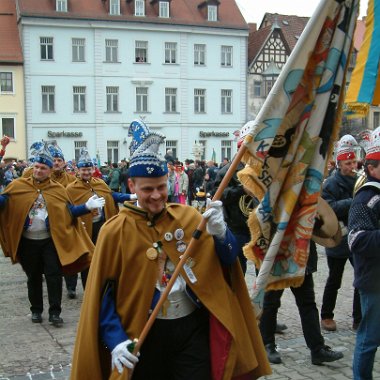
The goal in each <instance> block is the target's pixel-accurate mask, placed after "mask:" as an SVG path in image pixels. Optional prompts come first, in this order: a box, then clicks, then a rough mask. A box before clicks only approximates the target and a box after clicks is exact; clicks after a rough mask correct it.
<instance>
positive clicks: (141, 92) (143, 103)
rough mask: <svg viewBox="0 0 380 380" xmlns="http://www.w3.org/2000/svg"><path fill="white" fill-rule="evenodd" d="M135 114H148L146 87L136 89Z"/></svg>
mask: <svg viewBox="0 0 380 380" xmlns="http://www.w3.org/2000/svg"><path fill="white" fill-rule="evenodd" d="M136 112H148V87H136Z"/></svg>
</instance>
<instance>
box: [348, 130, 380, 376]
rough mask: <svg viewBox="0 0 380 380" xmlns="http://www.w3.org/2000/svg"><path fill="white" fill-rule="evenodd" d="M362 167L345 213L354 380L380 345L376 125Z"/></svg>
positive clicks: (368, 371) (379, 134)
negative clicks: (352, 292) (353, 298)
mask: <svg viewBox="0 0 380 380" xmlns="http://www.w3.org/2000/svg"><path fill="white" fill-rule="evenodd" d="M364 170H365V173H366V175H367V181H366V183H365V184H364V185H362V186H361V188H360V189H358V191H357V192H356V194H355V197H354V199H353V201H352V204H351V208H350V211H349V215H348V230H349V234H348V245H349V247H350V250H351V252H352V254H353V259H354V263H355V265H354V286H355V287H356V288H357V289H358V290H359V293H360V301H361V308H362V309H361V312H362V320H361V322H360V325H359V328H358V330H357V333H356V345H355V350H354V359H353V375H354V377H353V378H354V380H363V379H373V374H372V372H373V365H374V360H375V355H376V351H377V348H378V347H379V346H380V329H379V321H380V249H379V247H380V231H379V220H380V127H378V128H376V129H375V130H374V131H373V132H372V133H371V137H370V142H369V146H368V147H367V152H366V156H365V162H364Z"/></svg>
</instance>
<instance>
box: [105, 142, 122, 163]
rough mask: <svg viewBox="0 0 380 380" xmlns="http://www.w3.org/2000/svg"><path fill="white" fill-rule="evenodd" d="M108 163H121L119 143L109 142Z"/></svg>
mask: <svg viewBox="0 0 380 380" xmlns="http://www.w3.org/2000/svg"><path fill="white" fill-rule="evenodd" d="M107 161H108V162H118V161H119V141H107Z"/></svg>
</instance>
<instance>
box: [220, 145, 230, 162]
mask: <svg viewBox="0 0 380 380" xmlns="http://www.w3.org/2000/svg"><path fill="white" fill-rule="evenodd" d="M225 157H227V158H228V159H229V160H230V161H231V157H232V152H231V141H230V140H222V146H221V159H222V160H223V158H225Z"/></svg>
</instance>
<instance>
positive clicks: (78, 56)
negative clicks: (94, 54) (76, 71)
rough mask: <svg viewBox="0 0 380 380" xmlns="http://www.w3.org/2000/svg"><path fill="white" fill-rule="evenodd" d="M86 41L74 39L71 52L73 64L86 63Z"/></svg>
mask: <svg viewBox="0 0 380 380" xmlns="http://www.w3.org/2000/svg"><path fill="white" fill-rule="evenodd" d="M85 43H86V40H85V39H84V38H72V40H71V50H72V55H73V57H72V59H73V62H84V48H85Z"/></svg>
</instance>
